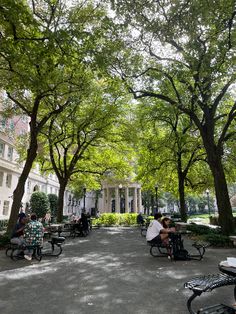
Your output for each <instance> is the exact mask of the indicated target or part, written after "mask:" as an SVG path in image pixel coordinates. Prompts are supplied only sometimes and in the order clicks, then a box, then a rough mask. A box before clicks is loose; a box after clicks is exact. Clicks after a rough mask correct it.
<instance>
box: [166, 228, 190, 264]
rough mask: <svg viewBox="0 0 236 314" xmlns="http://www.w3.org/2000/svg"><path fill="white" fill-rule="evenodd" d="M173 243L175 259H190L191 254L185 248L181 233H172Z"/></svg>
mask: <svg viewBox="0 0 236 314" xmlns="http://www.w3.org/2000/svg"><path fill="white" fill-rule="evenodd" d="M170 239H171V245H172V250H173V257H174V260H175V261H187V260H190V255H189V252H188V251H187V250H185V248H184V245H183V240H182V239H181V234H170Z"/></svg>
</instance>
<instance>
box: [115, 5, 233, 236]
mask: <svg viewBox="0 0 236 314" xmlns="http://www.w3.org/2000/svg"><path fill="white" fill-rule="evenodd" d="M112 3H113V7H114V8H115V10H116V11H117V12H118V14H119V19H120V23H121V24H122V25H126V26H127V34H126V37H125V38H126V41H127V47H128V48H127V49H126V50H125V51H123V52H121V54H120V58H119V60H118V62H117V63H116V67H117V71H118V72H119V73H121V75H122V77H123V78H124V80H125V81H126V84H127V86H128V88H129V91H130V92H131V93H132V94H133V95H134V97H135V99H140V101H142V100H143V99H147V100H148V101H146V105H148V104H149V103H151V104H153V103H154V102H155V101H157V100H158V101H159V102H160V103H161V104H162V106H163V107H166V108H170V107H173V108H175V109H176V110H178V111H180V112H182V114H183V115H184V116H185V118H186V120H189V122H190V124H191V125H192V126H194V127H195V131H193V133H192V134H193V136H194V134H195V135H197V134H199V135H200V137H201V140H202V144H203V145H204V149H205V152H206V155H207V159H206V160H207V162H208V165H209V167H210V170H211V174H212V177H213V178H214V181H213V182H214V185H215V186H214V188H215V191H216V198H217V207H218V210H219V223H220V225H221V227H222V231H223V232H224V233H225V234H229V233H230V232H232V230H233V227H234V226H233V219H232V209H231V205H230V201H229V195H228V190H227V182H226V178H227V176H226V171H225V168H228V166H229V165H230V164H231V166H232V162H231V163H230V162H229V163H227V162H228V161H229V160H230V157H231V152H232V153H233V155H234V154H235V147H234V146H235V145H234V144H233V143H234V142H235V138H236V133H235V116H236V105H235V95H234V85H235V82H236V75H235V71H234V67H235V48H236V41H235V40H236V24H235V19H236V14H235V1H234V0H226V1H204V0H199V1H188V0H183V1H182V0H176V1H174V2H173V1H170V0H168V1H148V2H147V1H142V0H141V1H138V2H133V1H122V0H119V1H118V0H117V1H114V0H113V1H112ZM213 4H214V5H213ZM213 7H214V9H213ZM119 19H118V18H117V22H119ZM133 29H135V30H136V31H135V32H133ZM130 48H132V49H130ZM122 53H123V54H122ZM152 100H153V101H152ZM228 169H229V168H228ZM228 172H230V171H228ZM195 177H196V174H195Z"/></svg>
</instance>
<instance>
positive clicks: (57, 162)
mask: <svg viewBox="0 0 236 314" xmlns="http://www.w3.org/2000/svg"><path fill="white" fill-rule="evenodd" d="M92 83H93V82H91V83H90V85H92ZM94 84H95V83H94ZM104 84H105V83H103V85H104ZM95 85H97V87H95V86H94V88H93V89H92V90H91V94H90V96H88V97H86V98H84V99H83V100H82V101H81V102H78V101H75V103H74V105H73V104H72V105H71V106H70V108H68V109H67V110H65V111H64V112H63V113H62V114H61V115H60V116H59V117H57V118H52V119H51V120H50V122H49V123H48V125H47V128H46V127H45V128H44V130H43V131H42V132H43V133H44V136H45V137H44V144H42V145H41V146H43V147H47V146H48V150H49V156H50V161H49V163H50V164H51V166H52V168H53V170H54V172H55V173H56V175H57V178H58V181H59V184H60V188H59V197H58V212H57V220H58V221H59V222H60V221H61V220H62V215H63V205H64V192H65V188H66V186H67V184H68V182H69V180H72V179H73V178H75V176H76V174H77V173H86V174H88V173H90V174H94V175H100V176H101V175H102V174H103V173H105V172H106V171H107V170H109V169H112V168H114V165H115V162H114V160H113V162H111V166H109V158H106V159H104V157H108V154H109V153H110V149H109V142H112V140H113V141H114V140H115V138H117V136H114V125H115V124H116V123H118V117H119V110H120V103H119V102H118V101H117V100H115V99H114V100H112V99H111V96H110V95H108V90H106V93H105V92H104V89H103V88H101V90H100V83H99V82H97V83H96V84H95ZM106 87H107V86H106ZM105 89H106V88H105ZM78 103H79V105H78ZM113 136H114V138H113V139H112V140H111V138H112V137H113ZM45 139H47V140H48V144H46V145H45ZM42 140H43V139H42ZM101 155H103V156H102V157H101ZM45 156H47V152H46V153H45V150H43V151H42V162H44V161H45ZM44 166H45V167H44V169H46V168H47V167H48V163H46V164H45V165H44ZM83 184H84V183H83Z"/></svg>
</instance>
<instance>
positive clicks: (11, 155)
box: [7, 146, 13, 161]
mask: <svg viewBox="0 0 236 314" xmlns="http://www.w3.org/2000/svg"><path fill="white" fill-rule="evenodd" d="M7 159H8V160H10V161H12V159H13V147H11V146H8V152H7Z"/></svg>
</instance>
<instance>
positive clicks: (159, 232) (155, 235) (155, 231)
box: [146, 213, 173, 244]
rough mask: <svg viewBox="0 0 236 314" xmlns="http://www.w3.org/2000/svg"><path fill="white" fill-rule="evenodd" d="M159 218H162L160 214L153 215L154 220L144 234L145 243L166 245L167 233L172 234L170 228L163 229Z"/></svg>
mask: <svg viewBox="0 0 236 314" xmlns="http://www.w3.org/2000/svg"><path fill="white" fill-rule="evenodd" d="M161 217H162V214H161V213H156V214H155V215H154V220H153V221H151V222H150V224H149V226H148V229H147V234H146V240H147V242H149V243H157V244H159V243H164V244H166V242H167V241H166V239H167V240H168V236H169V233H170V232H173V230H171V228H164V227H163V225H162V224H161V222H160V219H161Z"/></svg>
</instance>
